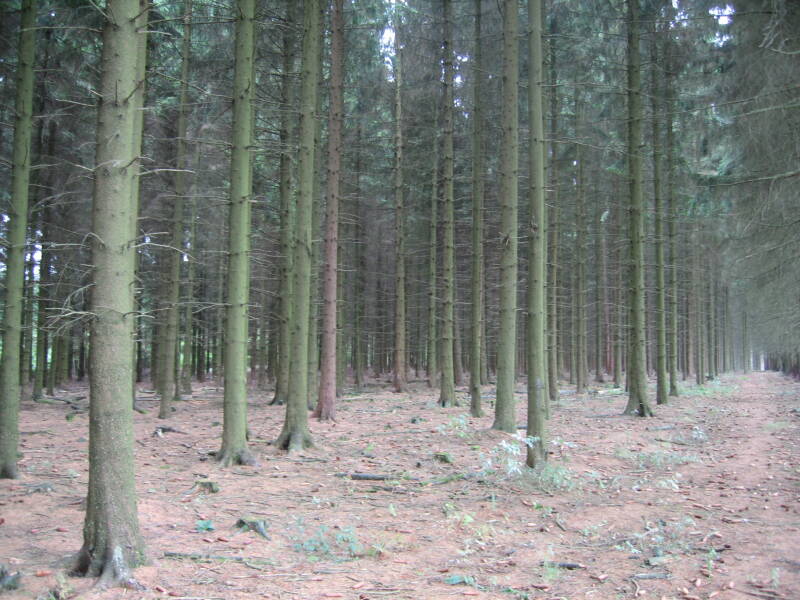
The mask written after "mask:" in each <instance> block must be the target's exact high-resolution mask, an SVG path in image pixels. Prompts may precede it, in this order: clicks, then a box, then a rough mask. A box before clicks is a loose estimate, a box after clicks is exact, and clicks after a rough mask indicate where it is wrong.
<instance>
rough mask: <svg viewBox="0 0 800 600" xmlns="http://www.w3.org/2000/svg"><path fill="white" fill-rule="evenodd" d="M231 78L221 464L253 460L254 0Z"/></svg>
mask: <svg viewBox="0 0 800 600" xmlns="http://www.w3.org/2000/svg"><path fill="white" fill-rule="evenodd" d="M237 2H238V4H237V7H238V13H239V19H238V20H237V21H236V43H235V64H234V75H233V77H234V82H233V135H232V137H233V149H232V151H231V186H230V188H231V191H230V198H231V199H230V211H229V217H228V228H229V233H228V235H229V239H228V280H227V282H228V288H227V292H228V293H227V298H226V311H225V358H224V361H225V397H224V419H223V428H222V447H221V448H220V450H219V452H217V460H218V461H220V462H221V463H222V465H223V466H230V465H234V464H240V465H255V464H256V460H255V458H254V457H253V455H252V454H251V453H250V451H249V450H248V448H247V325H248V323H247V304H248V299H249V295H250V265H249V261H250V201H251V196H252V183H253V181H252V161H251V158H250V145H251V144H252V138H253V112H252V111H253V98H254V95H255V81H254V78H253V74H254V71H253V60H254V57H255V54H254V50H255V47H254V37H255V0H237Z"/></svg>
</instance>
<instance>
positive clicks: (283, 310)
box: [270, 0, 298, 404]
mask: <svg viewBox="0 0 800 600" xmlns="http://www.w3.org/2000/svg"><path fill="white" fill-rule="evenodd" d="M297 5H298V3H296V2H294V1H293V0H288V1H287V3H286V27H285V28H284V30H283V57H282V58H283V71H282V80H281V106H282V108H283V112H282V115H281V127H280V134H279V135H280V145H281V154H280V159H279V166H278V172H279V175H278V177H279V180H280V182H279V192H278V194H279V196H280V211H281V233H280V246H281V275H280V330H279V332H278V352H277V354H278V368H277V376H276V378H275V396H274V397H273V398H272V401H271V402H270V404H285V403H286V398H287V396H288V390H289V362H290V354H291V348H292V344H291V338H292V332H291V329H290V323H291V320H292V308H293V307H292V301H293V300H292V299H293V290H292V286H293V285H294V278H293V275H292V274H293V264H294V227H295V226H294V220H295V213H294V207H293V191H292V158H291V156H292V147H293V143H294V135H293V133H292V132H293V129H294V121H295V119H294V114H293V111H294V108H295V106H294V105H295V97H296V91H295V84H294V75H293V73H292V71H293V70H294V64H295V56H294V55H295V33H294V30H293V26H294V23H295V20H296V11H297Z"/></svg>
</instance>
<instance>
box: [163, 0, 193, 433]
mask: <svg viewBox="0 0 800 600" xmlns="http://www.w3.org/2000/svg"><path fill="white" fill-rule="evenodd" d="M191 2H192V0H185V1H184V7H183V11H184V26H183V43H182V45H181V80H180V91H179V92H178V131H177V136H178V139H177V148H176V149H175V155H176V160H175V168H176V172H175V197H174V199H173V206H172V242H171V246H172V247H171V248H170V249H169V252H170V255H169V263H168V264H169V289H168V291H167V306H166V308H167V318H166V331H165V335H164V338H163V339H164V361H163V362H162V363H161V364H162V368H163V372H162V377H163V385H162V388H161V403H160V405H159V409H158V417H159V418H160V419H166V418H167V417H168V416H169V415H170V413H171V407H170V403H171V402H172V400H173V398H174V399H175V400H179V399H180V382H179V380H178V379H177V374H178V369H177V365H176V358H177V356H178V352H179V351H180V348H179V347H178V339H179V336H180V328H179V323H180V304H179V301H180V293H181V262H183V229H184V226H183V204H184V197H185V196H186V173H185V172H184V171H185V170H186V164H187V160H186V150H187V148H186V131H187V125H186V123H187V118H186V117H187V115H186V112H187V110H188V107H187V101H188V96H189V93H188V91H189V52H190V44H191V24H190V23H191V15H192V4H191Z"/></svg>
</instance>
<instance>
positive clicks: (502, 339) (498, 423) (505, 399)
mask: <svg viewBox="0 0 800 600" xmlns="http://www.w3.org/2000/svg"><path fill="white" fill-rule="evenodd" d="M518 21H519V17H518V15H517V1H516V0H504V2H503V107H502V110H503V114H502V118H501V128H502V136H503V137H502V142H501V144H502V146H501V153H500V231H499V236H500V248H501V250H500V331H499V337H498V343H497V401H496V405H495V417H494V423H493V424H492V427H493V428H494V429H499V430H501V431H506V432H509V433H513V432H515V431H516V429H517V421H516V411H515V399H514V382H515V374H516V373H515V369H516V362H515V361H516V339H517V202H518V192H517V173H518V169H519V164H518V163H519V132H518V122H519V116H518V108H517V105H518V96H519V91H518V90H517V82H518V79H519V73H518V70H519V50H518V48H517V44H518V40H517V35H518Z"/></svg>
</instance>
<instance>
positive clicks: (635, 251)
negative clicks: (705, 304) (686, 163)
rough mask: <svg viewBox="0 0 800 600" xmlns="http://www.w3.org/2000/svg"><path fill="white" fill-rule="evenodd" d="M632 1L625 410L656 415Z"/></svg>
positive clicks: (633, 3) (635, 1) (635, 3)
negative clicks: (650, 396) (650, 394)
mask: <svg viewBox="0 0 800 600" xmlns="http://www.w3.org/2000/svg"><path fill="white" fill-rule="evenodd" d="M627 4H628V185H629V190H628V193H629V195H630V198H629V203H630V223H629V226H630V272H629V275H628V276H629V281H628V285H629V290H630V291H629V296H630V320H631V322H630V344H629V346H630V355H629V358H628V362H627V366H628V368H627V373H628V381H629V389H628V405H627V406H626V407H625V414H636V415H639V416H640V417H649V416H652V414H653V411H652V409H651V408H650V404H649V402H648V400H647V354H646V347H645V343H646V341H645V328H646V327H645V325H646V320H645V316H646V315H645V286H644V237H645V232H644V210H643V200H642V157H641V154H640V152H641V150H640V147H639V146H640V144H641V139H642V93H641V83H640V78H641V73H640V62H641V57H640V56H639V0H627Z"/></svg>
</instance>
